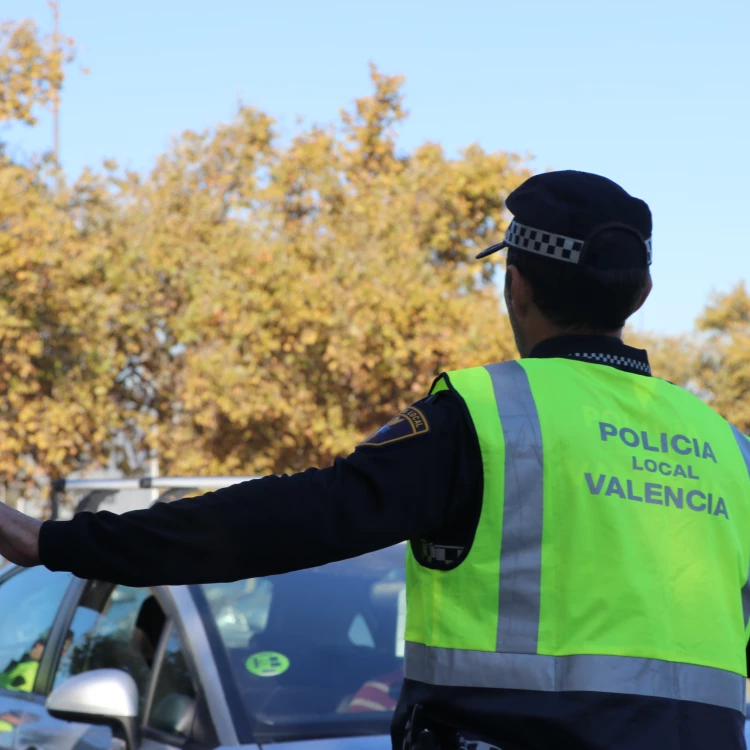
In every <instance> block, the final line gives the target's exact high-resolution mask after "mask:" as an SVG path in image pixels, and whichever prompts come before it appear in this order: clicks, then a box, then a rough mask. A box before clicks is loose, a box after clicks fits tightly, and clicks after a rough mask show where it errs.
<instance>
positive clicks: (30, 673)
mask: <svg viewBox="0 0 750 750" xmlns="http://www.w3.org/2000/svg"><path fill="white" fill-rule="evenodd" d="M38 672H39V662H38V661H35V660H33V659H29V660H27V661H22V662H19V663H18V664H16V665H15V666H14V667H13V668H12V669H10V670H9V671H8V672H4V673H3V674H1V675H0V687H4V688H7V689H8V690H19V691H21V692H23V693H30V692H31V691H32V690H33V688H34V682H36V676H37V673H38Z"/></svg>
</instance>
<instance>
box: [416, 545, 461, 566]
mask: <svg viewBox="0 0 750 750" xmlns="http://www.w3.org/2000/svg"><path fill="white" fill-rule="evenodd" d="M419 550H420V554H419V555H418V558H419V562H422V563H425V564H426V565H430V566H437V567H442V566H444V567H446V568H450V567H453V566H454V565H456V564H457V563H458V562H460V561H461V560H462V559H463V557H464V553H465V551H466V547H459V546H455V545H450V544H434V543H433V542H428V541H426V540H424V539H422V540H421V541H420V544H419Z"/></svg>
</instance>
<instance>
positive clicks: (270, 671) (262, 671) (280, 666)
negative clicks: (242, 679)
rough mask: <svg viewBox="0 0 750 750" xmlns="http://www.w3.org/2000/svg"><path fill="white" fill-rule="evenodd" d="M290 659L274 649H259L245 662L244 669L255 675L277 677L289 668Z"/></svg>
mask: <svg viewBox="0 0 750 750" xmlns="http://www.w3.org/2000/svg"><path fill="white" fill-rule="evenodd" d="M289 665H290V661H289V659H287V658H286V656H284V654H279V653H277V652H276V651H260V652H259V653H257V654H253V655H252V656H251V657H250V658H249V659H248V660H247V661H246V662H245V669H247V671H248V672H250V674H254V675H255V676H256V677H278V676H279V675H280V674H284V672H286V670H287V669H289Z"/></svg>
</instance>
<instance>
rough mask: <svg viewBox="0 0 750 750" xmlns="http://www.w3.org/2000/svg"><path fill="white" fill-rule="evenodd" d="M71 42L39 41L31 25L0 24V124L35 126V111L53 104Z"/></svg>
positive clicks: (40, 39)
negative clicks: (20, 123) (4, 122)
mask: <svg viewBox="0 0 750 750" xmlns="http://www.w3.org/2000/svg"><path fill="white" fill-rule="evenodd" d="M72 59H73V40H71V39H67V38H65V39H62V40H58V43H54V40H52V39H50V38H41V37H40V36H39V34H38V32H37V28H36V25H35V24H34V22H33V21H28V20H27V21H21V22H12V21H11V22H7V23H2V24H0V121H6V122H7V121H11V122H12V121H20V122H24V123H26V124H27V125H35V124H36V121H37V118H36V116H35V114H34V110H35V109H36V108H37V107H38V106H42V107H44V106H48V105H50V104H52V103H53V102H54V101H55V98H56V97H57V96H58V95H59V92H60V89H61V88H62V84H63V78H64V73H63V67H64V65H65V63H66V62H70V61H71V60H72Z"/></svg>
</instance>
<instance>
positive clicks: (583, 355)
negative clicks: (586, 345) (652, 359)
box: [569, 352, 651, 375]
mask: <svg viewBox="0 0 750 750" xmlns="http://www.w3.org/2000/svg"><path fill="white" fill-rule="evenodd" d="M569 356H570V357H574V358H576V359H582V360H584V361H587V362H598V363H599V364H602V365H611V366H612V367H626V368H628V369H629V370H634V371H636V372H642V373H645V374H646V375H650V374H651V366H650V365H649V364H648V362H641V361H639V360H637V359H633V358H632V357H621V356H619V355H617V354H602V353H601V352H599V353H597V352H574V353H572V354H570V355H569Z"/></svg>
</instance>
